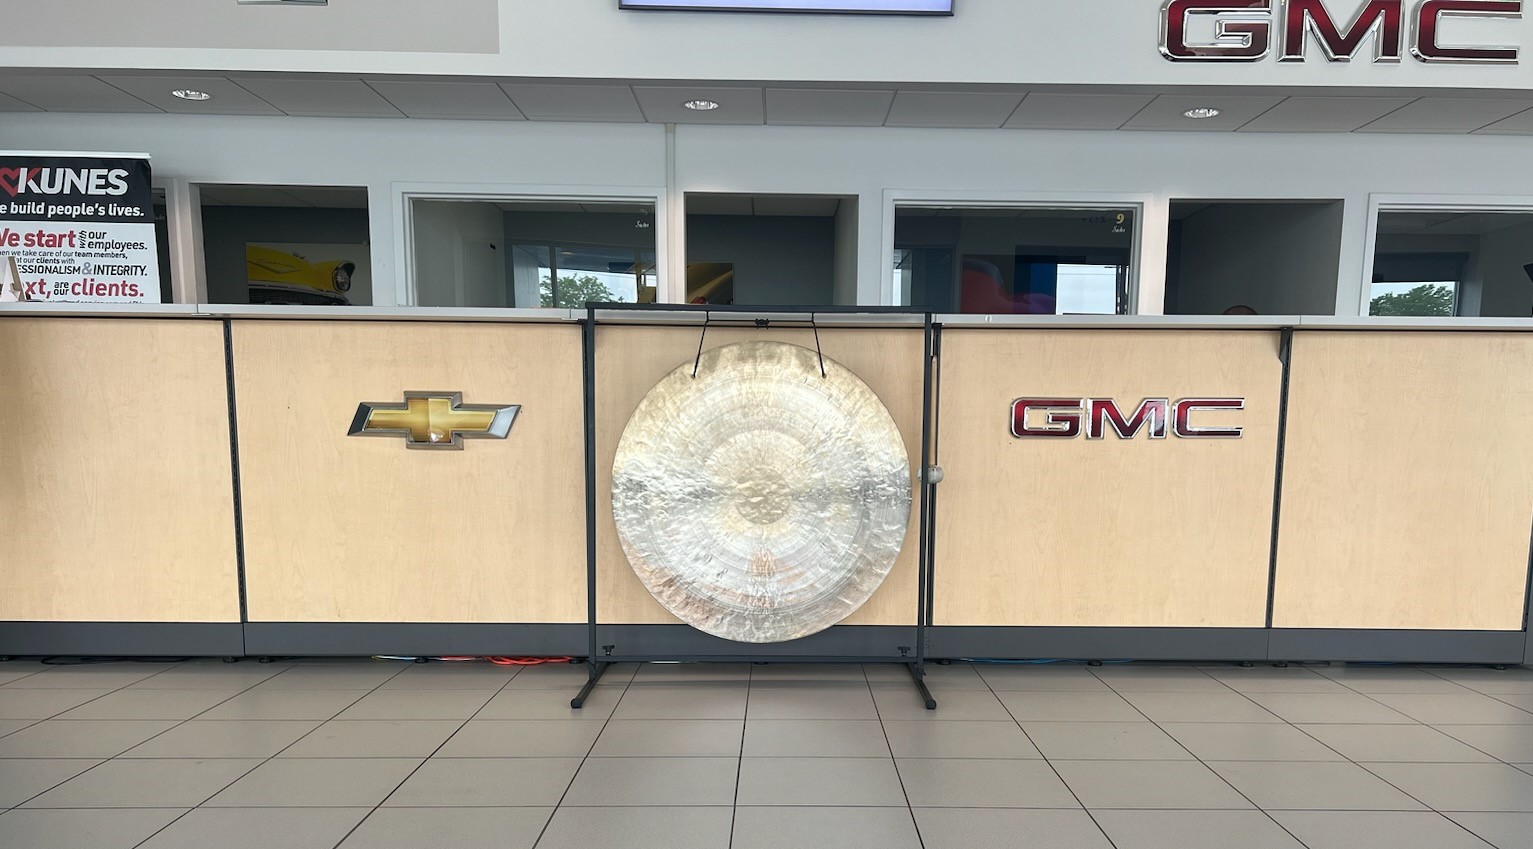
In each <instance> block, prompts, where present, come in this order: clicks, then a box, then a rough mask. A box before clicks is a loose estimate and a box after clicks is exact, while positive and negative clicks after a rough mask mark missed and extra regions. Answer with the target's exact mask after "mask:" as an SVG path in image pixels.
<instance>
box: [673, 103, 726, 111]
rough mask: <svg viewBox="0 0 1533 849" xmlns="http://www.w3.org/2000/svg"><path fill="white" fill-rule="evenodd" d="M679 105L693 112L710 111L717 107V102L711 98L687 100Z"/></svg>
mask: <svg viewBox="0 0 1533 849" xmlns="http://www.w3.org/2000/svg"><path fill="white" fill-rule="evenodd" d="M681 105H682V106H685V107H687V108H688V109H691V110H692V111H694V112H712V111H713V110H715V109H717V108H719V104H718V103H717V102H715V101H712V100H688V101H687V102H686V103H683V104H681Z"/></svg>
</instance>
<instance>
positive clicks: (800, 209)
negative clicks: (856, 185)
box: [687, 192, 856, 218]
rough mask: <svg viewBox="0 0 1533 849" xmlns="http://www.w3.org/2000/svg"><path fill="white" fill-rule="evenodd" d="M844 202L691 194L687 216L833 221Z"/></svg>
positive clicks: (800, 197)
mask: <svg viewBox="0 0 1533 849" xmlns="http://www.w3.org/2000/svg"><path fill="white" fill-rule="evenodd" d="M843 200H848V201H850V202H852V203H855V202H856V199H855V198H841V197H837V196H836V195H739V194H716V193H711V192H688V193H687V214H688V215H778V216H796V217H808V218H834V217H835V215H836V212H837V211H838V210H840V209H841V203H842V201H843Z"/></svg>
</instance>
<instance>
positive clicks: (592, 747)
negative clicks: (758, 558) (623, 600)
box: [363, 665, 744, 849]
mask: <svg viewBox="0 0 1533 849" xmlns="http://www.w3.org/2000/svg"><path fill="white" fill-rule="evenodd" d="M639 668H640V669H642V668H643V667H642V665H641V666H640V667H639ZM637 678H638V669H635V670H634V674H633V677H631V678H629V679H627V680H626V681H624V682H623V692H621V693H618V696H617V702H616V703H614V704H613V705H612V712H611V713H608V714H607V718H606V719H604V720H602V725H601V730H599V731H597V732H596V738H595V739H593V740H592V741H591V745H590V747H589V748H587V749H586V753H585V755H584V756H583V757H581V759H580V763H578V764H576V765H575V772H574V773H573V774H572V775H571V776H570V780H569V783H567V784H565V785H564V792H563V793H560V794H559V801H557V802H555V803H554V806H553V808H551V809H550V810H549V812H548V819H546V820H544V821H543V827H542V828H541V829H539V830H538V836H537V837H536V838H534V839H533V841H532V846H533V849H537V845H538V844H539V843H542V842H543V838H544V837H545V836H546V835H547V834H548V828H549V826H551V825H553V824H554V817H556V816H558V815H559V809H560V808H562V807H564V800H565V799H567V798H569V795H570V790H572V789H574V787H575V782H576V780H578V779H579V778H580V771H581V770H583V769H585V767H586V762H587V761H589V760H591V753H592V752H594V751H596V747H597V745H599V744H600V743H601V738H602V735H603V734H606V733H607V728H608V726H610V725H611V724H612V718H613V717H615V716H617V709H618V708H619V707H620V706H622V704H623V698H624V697H625V696H627V695H628V688H629V687H632V686H633V682H634V681H635V680H636V679H637ZM602 681H603V682H605V681H606V678H603V679H602ZM600 687H601V683H598V684H597V686H596V687H593V688H592V689H591V692H590V694H589V695H590V696H593V697H594V696H595V695H596V690H597V689H598V688H600ZM586 703H587V704H588V703H589V699H588V700H587V702H586ZM571 710H575V708H571ZM580 710H585V708H584V707H581V708H580ZM741 733H742V735H743V733H744V732H743V731H742V732H741ZM385 801H387V800H385ZM572 807H573V806H572ZM641 807H648V806H641ZM368 816H372V814H368ZM363 822H366V817H364V818H363Z"/></svg>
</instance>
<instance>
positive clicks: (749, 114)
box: [633, 86, 766, 124]
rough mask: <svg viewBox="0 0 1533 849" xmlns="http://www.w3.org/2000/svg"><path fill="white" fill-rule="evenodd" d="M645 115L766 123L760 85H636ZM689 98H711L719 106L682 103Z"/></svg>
mask: <svg viewBox="0 0 1533 849" xmlns="http://www.w3.org/2000/svg"><path fill="white" fill-rule="evenodd" d="M633 94H634V97H637V98H638V99H639V107H640V108H642V109H643V110H644V118H645V119H646V120H648V121H650V122H652V123H656V124H765V123H766V105H765V102H764V101H763V99H762V92H761V89H759V88H708V87H704V86H634V87H633ZM689 100H712V101H714V102H715V103H717V104H719V108H717V109H714V110H712V111H708V112H700V111H697V110H694V109H688V108H687V107H685V106H683V105H682V104H683V103H686V102H687V101H689Z"/></svg>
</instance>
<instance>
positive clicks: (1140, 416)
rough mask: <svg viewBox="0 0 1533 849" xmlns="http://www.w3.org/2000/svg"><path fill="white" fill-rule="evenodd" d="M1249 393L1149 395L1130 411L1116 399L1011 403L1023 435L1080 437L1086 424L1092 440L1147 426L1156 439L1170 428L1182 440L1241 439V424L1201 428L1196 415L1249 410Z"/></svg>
mask: <svg viewBox="0 0 1533 849" xmlns="http://www.w3.org/2000/svg"><path fill="white" fill-rule="evenodd" d="M1245 408H1246V399H1244V398H1183V399H1181V400H1180V401H1176V402H1174V403H1173V402H1172V401H1171V399H1169V398H1146V399H1144V400H1143V401H1140V402H1139V406H1138V407H1136V408H1135V409H1134V410H1133V411H1132V412H1128V413H1125V412H1124V410H1123V408H1122V407H1120V406H1118V402H1117V401H1114V400H1113V399H1111V398H1018V399H1017V400H1015V401H1012V402H1011V435H1012V436H1015V437H1017V438H1018V439H1074V438H1075V437H1077V436H1080V435H1081V431H1082V430H1083V429H1084V430H1085V433H1086V438H1087V439H1106V438H1107V434H1108V432H1109V431H1111V432H1112V433H1113V434H1114V435H1116V436H1117V437H1118V438H1119V439H1133V438H1134V437H1135V436H1138V435H1139V432H1140V431H1144V432H1145V433H1146V434H1147V435H1148V436H1149V438H1150V439H1165V438H1166V435H1167V432H1168V431H1169V432H1170V433H1174V434H1176V435H1177V437H1178V438H1180V439H1239V438H1240V434H1241V432H1242V429H1241V428H1239V427H1198V426H1197V425H1194V424H1193V422H1192V418H1193V415H1194V414H1195V413H1199V412H1205V411H1210V410H1244V409H1245Z"/></svg>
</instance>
